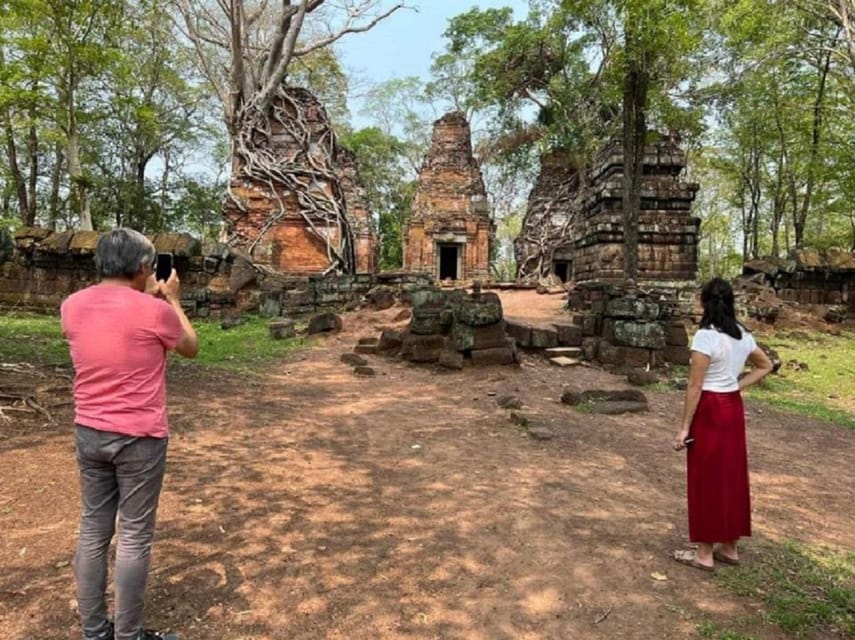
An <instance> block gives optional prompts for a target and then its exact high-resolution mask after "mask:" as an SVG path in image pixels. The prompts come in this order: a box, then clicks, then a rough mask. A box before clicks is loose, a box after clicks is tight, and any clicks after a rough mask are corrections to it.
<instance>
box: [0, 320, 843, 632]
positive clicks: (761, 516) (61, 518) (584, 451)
mask: <svg viewBox="0 0 855 640" xmlns="http://www.w3.org/2000/svg"><path fill="white" fill-rule="evenodd" d="M395 311H396V310H394V309H392V310H389V311H388V312H386V314H380V315H378V316H358V315H349V316H346V318H345V322H346V327H345V332H344V333H342V334H340V335H338V336H334V337H331V338H329V339H327V340H326V341H324V342H323V343H321V344H320V345H318V346H317V347H315V348H313V349H311V350H308V351H306V352H304V353H302V354H300V356H298V360H295V361H293V362H290V363H283V364H281V365H280V366H277V367H275V368H273V369H272V370H271V371H269V372H267V373H266V374H265V375H264V376H263V377H262V376H258V377H239V376H236V375H231V374H228V375H225V374H215V373H205V372H202V373H200V372H194V373H193V374H192V375H188V373H187V371H189V370H188V369H183V368H181V369H179V368H173V369H172V370H171V372H170V388H171V399H172V403H171V404H172V408H173V409H172V412H171V414H172V423H173V437H172V441H171V443H170V454H169V469H168V472H167V481H166V486H165V492H164V495H163V498H162V503H161V511H160V519H159V529H158V538H157V542H156V547H155V558H154V564H153V570H152V575H151V579H150V583H149V598H148V608H147V618H148V621H149V622H150V623H151V624H152V625H153V626H156V627H162V628H163V627H167V628H171V629H175V630H177V631H179V632H181V633H182V634H183V636H182V637H183V638H185V639H186V640H250V639H252V640H274V639H275V640H280V639H282V640H284V639H286V638H288V639H296V638H299V639H306V640H310V639H311V640H316V639H319V638H336V639H349V640H361V639H366V640H367V639H378V638H383V639H386V638H388V639H398V638H408V639H425V640H427V639H433V638H442V639H445V638H472V639H484V640H488V639H490V640H492V639H505V638H507V639H515V640H516V639H528V638H532V639H533V638H539V639H540V638H543V639H547V638H549V639H552V638H555V639H558V638H593V639H597V638H683V637H697V636H696V634H695V627H696V625H697V624H698V623H699V622H702V621H711V622H713V623H715V624H717V625H718V626H720V627H726V628H731V629H739V630H742V631H743V632H744V633H750V634H751V635H752V636H754V637H756V638H763V639H771V638H777V637H780V634H779V632H778V631H777V630H776V628H775V627H772V626H761V625H760V624H759V623H757V622H754V623H751V622H748V623H744V622H740V621H745V620H752V619H753V620H755V621H756V620H757V617H756V611H757V609H758V607H759V604H758V603H757V602H753V601H751V600H749V599H746V598H738V597H736V596H734V595H732V594H731V593H730V592H727V591H724V590H723V589H721V588H720V587H718V586H717V585H716V584H715V583H714V582H713V581H711V580H710V579H709V578H707V577H706V576H705V575H703V574H701V573H700V572H697V571H695V570H692V569H689V568H684V567H682V566H679V565H676V564H675V563H673V561H670V560H669V559H668V553H669V552H670V550H672V549H673V548H676V547H678V546H680V545H682V544H684V541H685V537H686V522H685V502H684V488H683V458H682V456H681V455H680V454H677V453H675V452H673V451H671V450H670V449H669V444H670V438H671V436H672V432H673V430H674V428H673V427H674V424H675V421H676V419H677V412H678V410H679V404H680V402H681V396H680V394H679V393H677V392H662V393H658V392H652V393H650V394H649V397H650V401H651V411H650V412H649V413H647V414H643V415H640V416H632V417H625V416H624V417H611V416H594V415H590V414H584V413H578V412H576V411H575V410H574V409H572V408H570V407H567V406H563V405H561V404H560V403H559V401H558V399H559V397H560V395H561V390H562V388H565V387H567V388H572V389H578V390H581V389H590V388H595V387H599V388H622V387H623V386H624V382H623V380H622V379H621V378H618V377H616V376H612V375H609V374H606V373H603V372H600V371H598V370H595V369H591V368H577V369H560V370H559V369H556V368H550V367H549V366H548V365H546V364H545V363H544V362H543V361H541V360H539V359H538V358H535V357H534V356H527V357H526V360H525V362H524V364H523V366H522V367H520V368H516V369H515V368H489V369H481V370H478V369H467V370H464V371H462V372H453V373H448V372H444V371H440V370H438V369H432V368H419V367H415V366H410V365H406V364H403V363H400V362H396V361H392V360H384V359H381V358H375V357H370V358H371V359H372V366H374V367H375V368H376V370H377V372H378V376H377V377H376V378H374V379H365V378H356V377H354V376H353V375H352V374H351V372H350V368H349V367H347V366H346V365H344V364H342V363H341V362H339V356H340V354H341V353H343V352H345V351H349V350H350V349H351V348H352V345H353V344H354V343H355V341H356V338H357V337H359V336H362V335H371V334H372V333H373V331H374V330H375V329H376V328H377V327H379V326H381V325H382V324H383V323H384V322H386V321H388V320H389V319H390V318H391V317H392V316H393V315H394V313H395ZM353 327H361V329H358V330H357V329H354V328H353ZM509 393H513V394H518V395H519V396H520V397H521V398H522V400H523V402H524V404H525V406H524V408H523V410H522V413H524V414H525V415H526V416H528V417H529V418H530V419H531V420H532V421H533V422H535V423H539V424H543V425H547V426H549V427H550V428H551V429H552V430H553V431H554V432H555V434H556V436H555V438H554V439H552V440H549V441H536V440H533V439H531V438H530V437H528V436H527V435H525V434H523V433H522V432H521V431H520V430H519V429H517V428H516V427H514V426H513V425H512V424H511V422H510V420H509V417H508V412H507V411H505V410H503V409H500V408H498V406H497V404H496V398H497V397H500V396H502V395H503V394H509ZM60 420H61V424H63V425H64V424H68V421H69V420H70V414H68V413H67V411H66V413H65V414H64V415H62V416H60ZM749 430H750V436H749V437H750V447H751V464H752V472H753V476H752V479H753V491H754V505H755V519H754V524H755V536H756V538H757V539H764V540H773V541H777V540H782V539H785V538H794V539H797V540H801V541H805V542H810V543H825V544H829V545H833V546H836V547H844V548H849V549H852V548H855V532H853V527H852V522H853V521H855V493H853V485H852V482H851V471H852V469H853V468H855V447H853V444H855V433H853V432H852V431H847V430H844V429H841V428H838V427H834V426H833V425H827V424H822V423H817V422H812V421H810V420H807V419H804V418H800V417H799V418H795V417H789V416H783V415H780V414H777V413H773V412H770V411H768V410H762V411H761V410H760V409H758V408H757V407H754V406H751V407H749ZM0 433H4V435H5V436H6V437H4V438H2V439H0V531H2V536H0V567H2V572H0V628H2V629H3V630H4V637H10V638H16V639H20V640H24V639H27V640H33V639H37V640H72V639H76V638H78V637H79V635H78V633H79V632H78V631H77V623H76V618H75V612H74V597H73V587H72V584H73V583H72V576H71V570H70V567H69V564H68V563H69V560H70V557H71V553H72V549H73V545H74V541H75V537H76V517H77V508H78V507H77V500H78V493H77V481H76V475H75V472H74V462H73V450H72V446H71V437H70V429H66V428H65V427H64V426H54V427H52V428H51V429H47V430H45V429H37V428H24V427H21V428H16V429H12V430H6V431H5V432H3V427H2V426H0ZM750 544H751V543H749V546H748V547H747V553H746V556H745V559H746V561H749V562H750V560H751V547H750ZM654 572H658V573H661V574H665V575H666V576H667V580H664V581H659V580H654V579H653V578H652V577H651V574H652V573H654ZM746 624H747V625H748V626H746ZM10 630H11V633H10Z"/></svg>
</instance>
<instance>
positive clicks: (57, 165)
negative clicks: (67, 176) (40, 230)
mask: <svg viewBox="0 0 855 640" xmlns="http://www.w3.org/2000/svg"><path fill="white" fill-rule="evenodd" d="M64 163H65V156H64V155H63V151H62V144H60V143H59V142H57V143H56V148H55V149H54V163H53V167H52V168H51V170H50V197H49V199H48V228H49V229H52V230H54V231H56V221H57V220H58V219H59V188H60V186H61V183H62V165H63V164H64Z"/></svg>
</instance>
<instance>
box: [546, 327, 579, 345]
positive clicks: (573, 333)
mask: <svg viewBox="0 0 855 640" xmlns="http://www.w3.org/2000/svg"><path fill="white" fill-rule="evenodd" d="M552 326H553V327H555V330H556V331H557V332H558V344H560V345H562V346H565V347H581V346H582V327H579V326H577V325H575V324H571V323H569V322H567V323H558V322H553V323H552Z"/></svg>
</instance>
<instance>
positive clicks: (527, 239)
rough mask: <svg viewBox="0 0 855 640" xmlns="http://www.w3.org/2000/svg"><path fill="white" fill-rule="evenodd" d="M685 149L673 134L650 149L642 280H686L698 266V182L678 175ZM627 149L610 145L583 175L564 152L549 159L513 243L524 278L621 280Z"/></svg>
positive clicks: (642, 223) (640, 256)
mask: <svg viewBox="0 0 855 640" xmlns="http://www.w3.org/2000/svg"><path fill="white" fill-rule="evenodd" d="M685 167H686V154H685V153H684V152H683V151H682V150H681V149H680V148H679V147H678V146H677V144H676V143H675V142H674V141H673V140H663V141H660V142H656V143H651V144H648V145H647V146H646V147H645V154H644V169H643V172H644V173H643V176H642V185H641V190H642V193H641V211H640V212H639V230H638V280H639V282H658V283H662V282H666V283H667V282H672V283H676V284H679V283H687V282H691V281H694V278H695V275H696V273H697V268H698V229H699V227H700V219H699V218H696V217H693V216H692V214H691V207H692V202H693V201H694V199H695V195H696V193H697V190H698V184H697V183H693V182H685V181H684V180H682V179H681V178H680V174H681V173H682V172H683V170H684V169H685ZM622 198H623V150H622V148H621V145H620V144H619V143H618V142H611V143H609V144H607V145H606V146H605V147H604V148H603V150H602V151H601V152H600V153H599V154H597V156H596V158H595V159H594V162H593V164H592V166H591V167H590V168H588V169H585V170H583V171H582V172H581V173H580V172H578V171H576V170H575V168H574V167H572V165H569V163H568V160H567V158H566V156H563V155H561V154H552V155H550V156H546V157H544V158H543V160H542V163H541V174H540V176H539V177H538V181H537V183H536V185H535V188H534V189H533V190H532V192H531V195H530V196H529V207H528V211H527V213H526V217H525V220H524V221H523V229H522V233H521V234H520V236H519V238H518V239H517V242H516V243H515V249H516V254H517V263H518V264H519V265H520V273H519V277H520V279H521V280H523V281H526V280H527V281H532V282H537V281H538V280H540V279H542V278H544V277H545V276H548V275H549V274H550V273H552V274H554V276H555V277H557V278H558V279H559V280H561V281H565V282H566V281H569V280H573V281H574V282H577V283H579V282H603V281H609V282H614V281H620V280H622V279H623V268H624V257H623V253H624V247H623V242H624V237H623V226H624V220H623V203H622Z"/></svg>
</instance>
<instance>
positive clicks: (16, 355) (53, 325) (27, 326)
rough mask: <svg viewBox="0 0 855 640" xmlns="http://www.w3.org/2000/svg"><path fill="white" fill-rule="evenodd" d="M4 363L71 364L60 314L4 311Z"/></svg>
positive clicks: (0, 339)
mask: <svg viewBox="0 0 855 640" xmlns="http://www.w3.org/2000/svg"><path fill="white" fill-rule="evenodd" d="M0 362H7V363H8V362H14V363H21V362H25V363H29V364H35V365H43V364H70V362H71V359H70V357H69V355H68V345H67V344H66V342H65V339H64V338H63V337H62V329H61V328H60V324H59V317H58V316H41V315H34V314H29V313H17V312H6V311H4V312H3V313H2V314H0Z"/></svg>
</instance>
